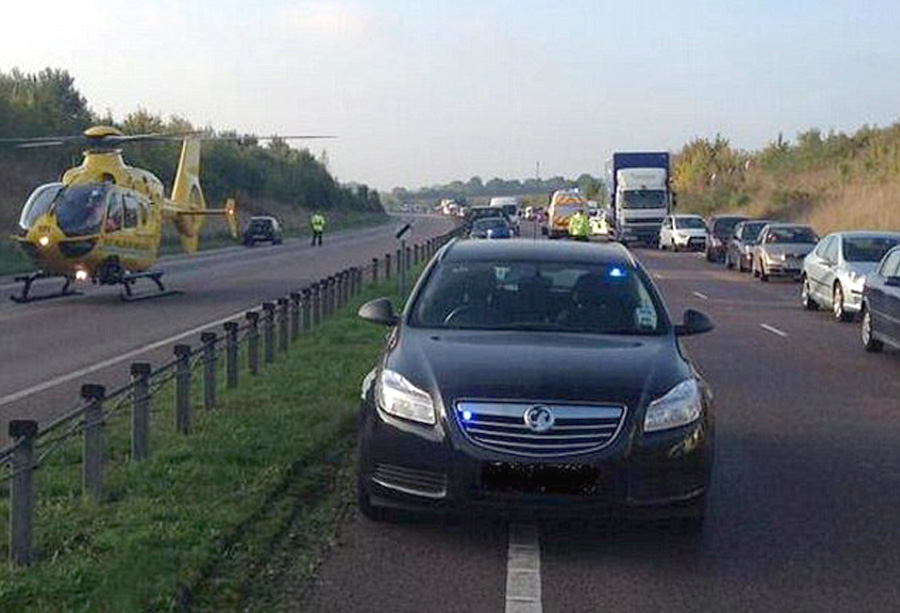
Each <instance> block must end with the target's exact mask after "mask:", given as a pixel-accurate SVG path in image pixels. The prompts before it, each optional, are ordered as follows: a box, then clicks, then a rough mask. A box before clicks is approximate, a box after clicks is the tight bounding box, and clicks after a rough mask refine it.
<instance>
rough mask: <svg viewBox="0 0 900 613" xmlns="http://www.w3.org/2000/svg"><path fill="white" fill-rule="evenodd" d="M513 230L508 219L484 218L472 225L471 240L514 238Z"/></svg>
mask: <svg viewBox="0 0 900 613" xmlns="http://www.w3.org/2000/svg"><path fill="white" fill-rule="evenodd" d="M512 235H513V229H512V227H511V226H510V225H509V222H508V221H506V217H482V218H480V219H476V220H475V221H474V222H473V223H472V230H471V231H470V232H469V238H512Z"/></svg>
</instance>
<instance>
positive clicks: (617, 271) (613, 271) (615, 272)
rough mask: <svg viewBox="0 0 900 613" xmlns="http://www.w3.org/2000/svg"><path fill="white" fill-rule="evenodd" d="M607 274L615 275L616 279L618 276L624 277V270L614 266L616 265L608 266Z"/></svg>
mask: <svg viewBox="0 0 900 613" xmlns="http://www.w3.org/2000/svg"><path fill="white" fill-rule="evenodd" d="M609 276H610V277H615V278H617V279H618V278H619V277H624V276H625V271H624V270H622V269H621V268H619V267H618V266H616V267H614V268H610V269H609Z"/></svg>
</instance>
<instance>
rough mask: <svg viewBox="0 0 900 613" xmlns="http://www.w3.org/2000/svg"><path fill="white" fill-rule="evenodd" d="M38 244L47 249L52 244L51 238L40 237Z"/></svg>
mask: <svg viewBox="0 0 900 613" xmlns="http://www.w3.org/2000/svg"><path fill="white" fill-rule="evenodd" d="M38 244H40V246H41V247H46V246H47V245H49V244H50V237H49V236H42V237H40V238H39V239H38Z"/></svg>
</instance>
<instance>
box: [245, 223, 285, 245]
mask: <svg viewBox="0 0 900 613" xmlns="http://www.w3.org/2000/svg"><path fill="white" fill-rule="evenodd" d="M281 240H282V237H281V225H280V224H279V223H278V220H277V219H275V218H274V217H269V216H262V215H260V216H256V217H251V218H250V223H249V224H248V225H247V229H246V230H244V244H245V245H246V246H248V247H252V246H253V245H254V244H256V243H259V242H271V243H272V244H273V245H280V244H281Z"/></svg>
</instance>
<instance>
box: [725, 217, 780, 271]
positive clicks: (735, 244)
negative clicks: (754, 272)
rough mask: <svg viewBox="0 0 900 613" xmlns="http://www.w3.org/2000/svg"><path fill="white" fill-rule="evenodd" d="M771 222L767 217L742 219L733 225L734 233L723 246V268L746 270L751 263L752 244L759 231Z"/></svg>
mask: <svg viewBox="0 0 900 613" xmlns="http://www.w3.org/2000/svg"><path fill="white" fill-rule="evenodd" d="M770 223H772V222H771V221H769V220H768V219H751V220H749V221H742V222H740V223H739V224H737V225H736V226H735V227H734V233H733V234H732V235H731V238H730V239H729V240H728V245H727V247H726V248H725V268H734V267H735V266H737V269H738V270H739V271H741V272H748V271H749V270H750V267H751V266H752V265H753V246H754V245H755V244H756V239H757V238H759V233H760V232H761V231H762V229H763V228H765V227H766V226H767V225H769V224H770Z"/></svg>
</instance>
